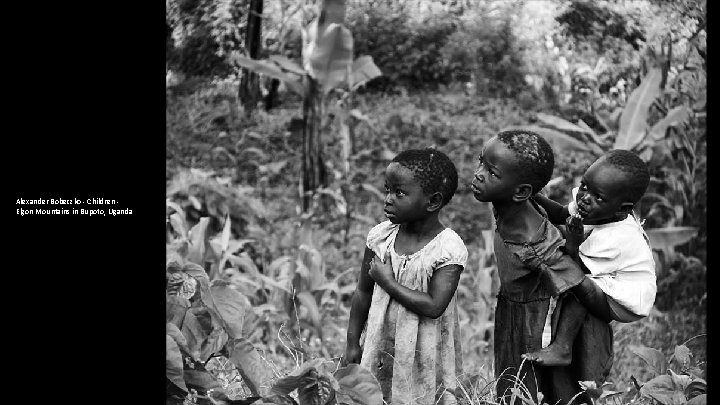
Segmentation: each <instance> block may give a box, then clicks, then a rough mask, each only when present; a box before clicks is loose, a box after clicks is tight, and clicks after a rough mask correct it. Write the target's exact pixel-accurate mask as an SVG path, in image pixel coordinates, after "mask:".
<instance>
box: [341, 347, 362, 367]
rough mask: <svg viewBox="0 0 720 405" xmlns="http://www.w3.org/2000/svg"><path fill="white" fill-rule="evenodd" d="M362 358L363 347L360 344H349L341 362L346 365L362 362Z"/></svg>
mask: <svg viewBox="0 0 720 405" xmlns="http://www.w3.org/2000/svg"><path fill="white" fill-rule="evenodd" d="M361 359H362V348H360V345H358V344H348V345H347V347H346V348H345V354H344V355H343V358H342V361H341V362H340V364H341V365H342V366H343V367H345V366H347V365H348V364H351V363H354V364H360V360H361Z"/></svg>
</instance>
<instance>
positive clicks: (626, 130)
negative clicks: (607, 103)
mask: <svg viewBox="0 0 720 405" xmlns="http://www.w3.org/2000/svg"><path fill="white" fill-rule="evenodd" d="M661 80H662V70H661V69H659V68H654V69H651V70H650V71H649V72H648V74H647V75H645V77H644V78H643V79H642V82H640V85H639V86H638V87H637V88H636V89H635V90H633V92H632V94H630V97H628V101H627V104H626V106H625V109H624V110H623V112H622V115H621V116H620V128H619V130H618V135H617V137H616V138H615V144H614V145H613V149H628V150H629V149H632V148H633V147H635V145H637V144H639V143H640V142H641V141H642V140H643V138H644V137H645V134H646V132H647V118H648V114H649V113H650V106H651V105H652V103H653V102H655V99H656V98H657V97H658V96H659V95H660V81H661Z"/></svg>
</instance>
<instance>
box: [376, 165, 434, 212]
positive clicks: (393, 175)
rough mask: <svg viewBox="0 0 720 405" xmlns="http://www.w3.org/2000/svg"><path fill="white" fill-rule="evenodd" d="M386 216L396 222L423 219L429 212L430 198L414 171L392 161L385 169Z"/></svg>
mask: <svg viewBox="0 0 720 405" xmlns="http://www.w3.org/2000/svg"><path fill="white" fill-rule="evenodd" d="M385 193H386V194H385V216H386V217H387V219H389V220H390V221H391V222H392V223H394V224H401V223H405V222H410V221H413V220H417V219H421V218H423V217H424V216H425V215H427V214H428V211H427V207H428V204H429V202H430V198H429V196H428V195H427V194H425V192H423V190H422V187H420V183H419V182H418V181H417V180H416V179H415V176H414V175H413V172H412V171H411V170H410V169H408V168H406V167H404V166H402V165H400V164H399V163H396V162H392V163H390V165H389V166H388V167H387V169H386V170H385Z"/></svg>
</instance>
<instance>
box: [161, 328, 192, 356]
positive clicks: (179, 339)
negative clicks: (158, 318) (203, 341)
mask: <svg viewBox="0 0 720 405" xmlns="http://www.w3.org/2000/svg"><path fill="white" fill-rule="evenodd" d="M165 334H166V335H168V336H170V337H171V338H173V340H175V343H177V345H178V347H179V348H181V349H183V350H185V351H189V350H188V345H187V340H186V339H185V336H183V334H182V332H180V329H178V327H177V325H175V324H174V323H171V322H168V323H167V324H166V325H165Z"/></svg>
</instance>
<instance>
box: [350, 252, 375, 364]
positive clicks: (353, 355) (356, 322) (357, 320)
mask: <svg viewBox="0 0 720 405" xmlns="http://www.w3.org/2000/svg"><path fill="white" fill-rule="evenodd" d="M373 257H375V253H374V252H373V251H372V250H371V249H370V248H368V247H367V246H366V247H365V254H364V255H363V260H362V264H361V265H360V277H359V279H358V283H357V286H356V287H355V292H354V293H353V296H352V303H351V306H350V320H349V321H348V330H347V340H346V342H347V343H346V345H347V346H346V349H345V355H344V356H343V363H344V364H348V363H360V358H361V356H362V349H361V348H360V334H361V333H362V330H363V328H364V327H365V322H367V317H368V312H369V311H370V304H371V302H372V293H373V287H374V286H375V281H373V279H372V278H370V276H369V275H368V270H369V269H370V261H371V260H372V259H373Z"/></svg>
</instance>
